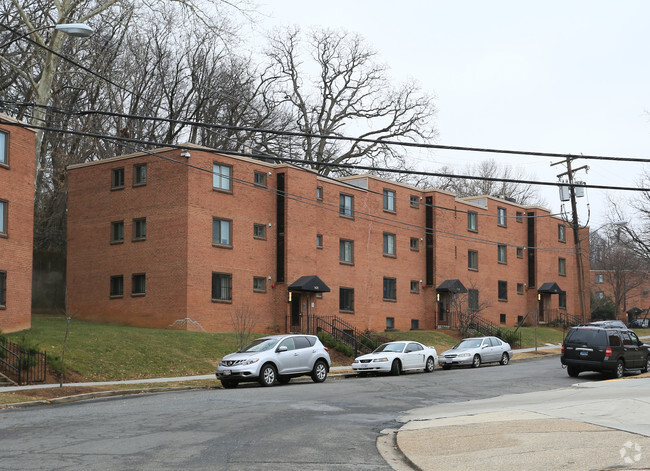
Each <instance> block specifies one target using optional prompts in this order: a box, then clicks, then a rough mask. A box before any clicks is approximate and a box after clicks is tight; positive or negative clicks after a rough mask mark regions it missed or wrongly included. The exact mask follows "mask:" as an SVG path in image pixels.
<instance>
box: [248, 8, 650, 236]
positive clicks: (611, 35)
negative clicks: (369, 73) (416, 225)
mask: <svg viewBox="0 0 650 471" xmlns="http://www.w3.org/2000/svg"><path fill="white" fill-rule="evenodd" d="M259 5H260V7H261V11H262V12H263V13H264V14H265V15H266V16H265V17H262V19H261V20H260V25H261V26H262V27H268V28H272V27H274V26H283V25H299V26H301V27H302V28H305V29H308V28H311V27H328V28H342V29H345V30H348V31H351V32H357V33H359V34H361V35H362V36H363V37H365V38H366V39H367V41H368V43H369V44H370V45H371V46H372V47H374V48H375V49H376V50H377V52H378V53H379V57H380V59H381V61H383V62H385V63H386V64H387V65H389V66H390V68H391V76H392V77H394V78H395V80H396V81H403V80H404V79H406V78H413V79H416V80H417V81H418V82H419V83H420V85H421V86H422V88H423V89H424V90H425V91H427V92H428V93H431V94H433V95H434V96H435V97H436V100H435V101H436V105H437V108H438V114H437V117H436V126H437V129H438V131H439V140H438V142H437V143H438V144H444V145H455V146H471V147H491V148H500V149H516V150H532V151H544V152H556V153H571V154H581V153H582V154H585V155H587V154H596V155H610V156H626V157H643V158H650V144H649V139H648V138H649V137H650V114H648V110H650V55H649V54H648V45H649V44H650V41H649V39H650V27H649V25H648V22H649V20H650V1H642V0H637V1H625V0H621V1H617V2H613V1H600V0H589V1H576V0H571V1H566V0H564V1H557V0H544V1H528V0H527V1H521V0H517V1H499V0H491V1H485V0H472V1H460V0H457V1H442V0H431V1H417V0H402V1H401V2H394V1H384V0H374V1H370V0H345V1H342V0H328V1H327V2H309V1H304V0H300V1H299V0H259ZM490 157H491V158H494V159H496V160H497V161H498V162H502V163H507V164H510V165H512V166H513V167H516V168H523V169H524V170H525V171H526V172H527V173H529V174H532V175H534V176H535V179H538V180H545V181H557V178H556V175H557V174H558V173H561V172H563V171H564V169H563V167H562V166H555V167H551V166H550V163H551V162H552V159H550V158H539V157H538V158H525V157H513V156H500V155H494V154H477V153H461V152H454V151H435V152H432V153H427V154H422V153H414V154H413V155H412V159H413V163H414V164H416V165H418V166H419V167H421V168H423V169H427V170H434V169H437V168H439V167H440V166H442V165H454V166H456V167H457V168H458V170H459V172H460V171H461V170H462V168H463V167H464V166H465V163H466V162H472V161H479V160H484V159H486V158H490ZM585 164H588V165H589V166H590V167H591V169H590V171H589V174H585V173H584V172H581V173H579V174H578V175H577V176H578V179H579V180H584V181H586V182H587V183H589V184H603V185H616V186H635V184H636V182H637V181H638V176H639V174H640V173H641V172H642V171H643V167H642V166H641V164H620V163H619V164H611V163H610V164H607V163H604V162H599V161H589V162H588V161H584V160H582V161H581V160H578V161H576V162H575V163H574V166H576V167H577V166H581V165H585ZM541 192H542V196H543V197H544V198H545V199H546V201H547V202H548V203H549V205H548V206H549V207H550V209H551V210H553V211H558V210H559V209H560V201H559V197H558V193H557V190H556V189H555V188H545V187H541ZM632 195H633V194H631V193H626V194H625V195H623V196H632ZM605 196H606V192H605V191H603V190H595V189H592V190H588V191H587V196H586V197H585V198H582V199H581V200H580V206H579V213H580V219H581V221H582V222H585V220H586V214H587V206H586V203H587V202H589V203H590V207H591V221H590V222H589V223H590V225H591V227H592V228H595V227H598V226H599V225H600V224H602V223H604V222H605V221H606V215H607V207H606V203H605Z"/></svg>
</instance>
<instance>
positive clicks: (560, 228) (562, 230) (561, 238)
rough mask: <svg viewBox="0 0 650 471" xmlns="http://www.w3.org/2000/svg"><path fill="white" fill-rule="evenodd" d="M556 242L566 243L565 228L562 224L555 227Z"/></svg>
mask: <svg viewBox="0 0 650 471" xmlns="http://www.w3.org/2000/svg"><path fill="white" fill-rule="evenodd" d="M557 240H559V241H560V242H566V227H565V226H564V225H562V224H558V225H557Z"/></svg>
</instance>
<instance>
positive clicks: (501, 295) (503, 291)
mask: <svg viewBox="0 0 650 471" xmlns="http://www.w3.org/2000/svg"><path fill="white" fill-rule="evenodd" d="M498 299H499V301H507V300H508V282H507V281H501V280H499V281H498Z"/></svg>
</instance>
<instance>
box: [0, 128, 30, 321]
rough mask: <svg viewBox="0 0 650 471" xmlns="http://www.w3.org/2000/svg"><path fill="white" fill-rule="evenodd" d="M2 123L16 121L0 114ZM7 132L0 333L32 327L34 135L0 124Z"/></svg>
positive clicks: (1, 190) (1, 184) (0, 178)
mask: <svg viewBox="0 0 650 471" xmlns="http://www.w3.org/2000/svg"><path fill="white" fill-rule="evenodd" d="M0 119H2V120H3V121H12V122H16V121H15V120H13V119H11V118H9V117H7V116H5V115H0ZM0 130H1V131H3V132H6V133H8V139H9V153H8V156H9V165H8V166H3V165H0V200H5V201H7V202H8V221H7V235H6V236H2V235H0V271H5V272H6V273H7V296H6V297H7V302H6V306H5V307H0V330H1V331H2V332H15V331H18V330H23V329H28V328H29V327H30V326H31V303H32V252H33V234H34V146H35V143H34V141H35V139H34V132H32V131H31V130H27V129H23V128H21V127H19V126H11V125H4V124H0Z"/></svg>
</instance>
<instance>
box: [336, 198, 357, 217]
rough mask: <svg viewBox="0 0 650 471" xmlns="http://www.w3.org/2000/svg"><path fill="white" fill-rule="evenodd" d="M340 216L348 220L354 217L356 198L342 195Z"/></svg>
mask: <svg viewBox="0 0 650 471" xmlns="http://www.w3.org/2000/svg"><path fill="white" fill-rule="evenodd" d="M339 214H340V215H341V216H343V217H346V218H351V217H354V197H353V196H352V195H346V194H344V193H341V195H340V196H339Z"/></svg>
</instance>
